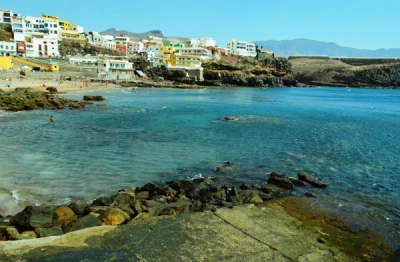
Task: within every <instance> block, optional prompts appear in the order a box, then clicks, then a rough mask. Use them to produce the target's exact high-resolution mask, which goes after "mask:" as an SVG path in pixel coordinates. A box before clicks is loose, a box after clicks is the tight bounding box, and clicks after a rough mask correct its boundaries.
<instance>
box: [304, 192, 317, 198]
mask: <svg viewBox="0 0 400 262" xmlns="http://www.w3.org/2000/svg"><path fill="white" fill-rule="evenodd" d="M304 195H305V196H306V197H312V198H317V197H316V196H315V195H314V194H312V193H310V192H306V193H305V194H304Z"/></svg>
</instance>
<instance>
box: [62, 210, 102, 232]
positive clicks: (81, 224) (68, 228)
mask: <svg viewBox="0 0 400 262" xmlns="http://www.w3.org/2000/svg"><path fill="white" fill-rule="evenodd" d="M101 225H102V223H101V221H100V220H99V219H98V218H97V217H95V216H93V215H91V214H89V215H86V216H84V217H81V218H78V219H77V220H74V221H71V222H69V223H68V224H66V225H64V227H63V229H64V233H69V232H73V231H76V230H81V229H85V228H89V227H97V226H101Z"/></svg>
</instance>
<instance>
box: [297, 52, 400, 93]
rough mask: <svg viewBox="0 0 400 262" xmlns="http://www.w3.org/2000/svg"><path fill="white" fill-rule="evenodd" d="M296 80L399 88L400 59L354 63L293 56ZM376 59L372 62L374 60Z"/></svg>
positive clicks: (310, 83)
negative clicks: (294, 57)
mask: <svg viewBox="0 0 400 262" xmlns="http://www.w3.org/2000/svg"><path fill="white" fill-rule="evenodd" d="M290 62H291V64H292V65H293V74H294V77H295V79H296V80H297V81H298V82H299V83H302V84H305V85H311V86H321V85H322V86H338V87H342V86H343V87H346V86H349V87H370V88H374V87H379V88H393V89H397V88H400V61H399V62H397V61H396V60H394V61H392V62H388V63H382V64H372V63H371V64H370V65H361V66H354V65H350V64H349V63H345V62H343V61H339V60H334V59H329V58H327V59H305V58H303V59H293V60H290ZM372 62H373V61H372Z"/></svg>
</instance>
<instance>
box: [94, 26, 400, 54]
mask: <svg viewBox="0 0 400 262" xmlns="http://www.w3.org/2000/svg"><path fill="white" fill-rule="evenodd" d="M100 34H102V35H112V36H120V35H124V36H129V37H130V38H132V39H135V40H140V39H148V36H149V35H152V36H156V37H161V38H162V39H163V40H166V41H178V42H184V41H185V40H186V39H188V38H187V37H168V36H164V35H163V33H162V32H161V31H160V30H151V31H148V32H146V33H132V32H129V31H125V30H117V29H115V28H110V29H107V30H105V31H103V32H101V33H100ZM253 42H254V43H256V44H257V45H258V46H259V47H260V48H261V47H262V48H263V49H266V50H272V51H274V53H275V55H276V56H282V57H289V56H291V55H328V56H342V57H400V48H389V49H384V48H381V49H377V50H370V49H357V48H351V47H345V46H340V45H338V44H336V43H329V42H322V41H316V40H309V39H305V38H299V39H294V40H259V41H253ZM225 45H226V43H219V46H222V47H225Z"/></svg>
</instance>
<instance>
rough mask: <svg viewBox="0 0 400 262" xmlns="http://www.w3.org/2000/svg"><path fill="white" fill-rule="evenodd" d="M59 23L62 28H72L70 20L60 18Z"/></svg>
mask: <svg viewBox="0 0 400 262" xmlns="http://www.w3.org/2000/svg"><path fill="white" fill-rule="evenodd" d="M58 24H59V25H60V28H61V30H71V23H70V21H68V20H64V19H59V20H58Z"/></svg>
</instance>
